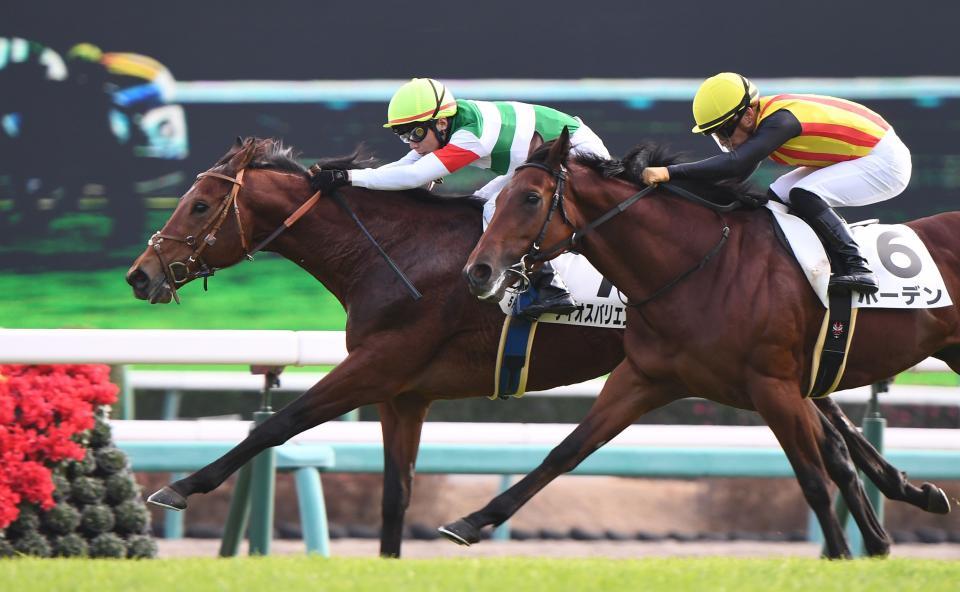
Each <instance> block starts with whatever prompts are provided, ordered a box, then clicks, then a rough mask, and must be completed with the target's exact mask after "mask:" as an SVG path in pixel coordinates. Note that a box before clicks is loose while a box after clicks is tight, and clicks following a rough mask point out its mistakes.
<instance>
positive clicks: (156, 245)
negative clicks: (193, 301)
mask: <svg viewBox="0 0 960 592" xmlns="http://www.w3.org/2000/svg"><path fill="white" fill-rule="evenodd" d="M244 171H245V169H240V172H239V173H237V176H236V177H230V176H228V175H224V174H222V173H215V172H213V171H205V172H203V173H200V174H199V175H197V180H200V179H203V178H204V177H215V178H217V179H223V180H224V181H229V182H230V183H232V184H233V186H232V187H231V189H230V193H228V194H227V195H226V196H224V199H223V202H222V203H221V204H220V209H219V210H217V212H216V213H215V214H214V215H213V216H212V217H211V218H210V220H209V221H208V222H207V223H206V224H205V225H204V226H203V228H202V229H200V232H199V236H201V237H203V238H202V239H200V240H199V241H198V238H197V236H194V235H192V234H191V235H188V236H185V237H179V236H172V235H169V234H163V233H161V232H160V231H157V232H155V233H154V234H153V236H151V237H150V240H149V241H147V245H148V246H150V247H152V248H153V252H154V253H155V254H156V255H157V258H158V259H159V260H160V267H161V269H163V275H164V277H166V279H167V283H168V284H169V285H170V291H171V292H173V299H174V300H176V302H177V304H180V295H179V294H178V293H177V286H179V285H182V284H185V283H187V282H188V281H190V280H194V279H197V278H203V289H204V290H206V289H207V278H208V277H210V276H212V275H213V274H214V273H215V272H216V271H217V268H216V267H211V266H210V265H207V262H206V261H204V260H203V252H204V250H206V248H207V247H209V246H212V245H213V244H214V243H216V242H217V232H219V231H220V227H221V226H223V222H224V221H225V220H226V219H227V216H228V215H229V214H230V210H233V213H234V215H235V216H236V219H237V232H238V233H239V234H240V244H241V245H242V246H243V255H244V257H246V258H247V259H249V260H251V261H252V260H253V256H252V254H251V252H250V249H249V247H248V246H247V236H246V234H245V233H244V232H243V223H242V221H241V219H240V202H239V200H238V199H237V196H238V195H239V194H240V188H241V187H243V173H244ZM231 206H232V207H231ZM165 240H169V241H174V242H178V243H183V244H185V245H187V246H188V247H193V252H192V253H190V256H189V257H187V259H186V262H185V263H184V262H182V261H173V262H171V263H167V262H166V260H164V258H163V254H162V253H161V252H160V249H161V246H162V245H163V241H165ZM193 263H199V264H200V266H199V267H198V268H197V269H196V270H194V271H190V266H191V265H192V264H193Z"/></svg>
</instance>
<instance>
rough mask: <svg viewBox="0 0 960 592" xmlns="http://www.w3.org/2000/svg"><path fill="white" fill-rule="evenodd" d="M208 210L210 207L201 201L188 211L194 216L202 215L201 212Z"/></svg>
mask: <svg viewBox="0 0 960 592" xmlns="http://www.w3.org/2000/svg"><path fill="white" fill-rule="evenodd" d="M209 209H210V206H208V205H207V204H206V203H204V202H202V201H198V202H197V203H195V204H193V209H191V210H190V211H191V212H192V213H195V214H202V213H203V212H206V211H207V210H209Z"/></svg>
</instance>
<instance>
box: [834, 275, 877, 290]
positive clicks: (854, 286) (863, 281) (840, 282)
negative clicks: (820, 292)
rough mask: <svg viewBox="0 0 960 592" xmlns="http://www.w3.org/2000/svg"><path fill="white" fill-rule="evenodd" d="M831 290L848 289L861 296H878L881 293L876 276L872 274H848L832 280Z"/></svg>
mask: <svg viewBox="0 0 960 592" xmlns="http://www.w3.org/2000/svg"><path fill="white" fill-rule="evenodd" d="M829 288H846V289H849V290H855V291H857V292H860V293H861V294H867V295H869V294H876V293H877V292H878V291H880V286H879V285H878V284H877V279H876V276H875V275H873V273H870V274H846V275H838V276H835V277H832V278H830V283H829Z"/></svg>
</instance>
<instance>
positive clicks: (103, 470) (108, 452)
mask: <svg viewBox="0 0 960 592" xmlns="http://www.w3.org/2000/svg"><path fill="white" fill-rule="evenodd" d="M93 456H94V458H95V459H96V461H97V473H98V474H100V475H113V474H114V473H117V472H119V471H122V470H124V469H126V468H127V455H126V454H124V453H123V451H122V450H120V449H119V448H113V447H108V448H101V449H100V450H97V451H96V452H95V453H94V455H93Z"/></svg>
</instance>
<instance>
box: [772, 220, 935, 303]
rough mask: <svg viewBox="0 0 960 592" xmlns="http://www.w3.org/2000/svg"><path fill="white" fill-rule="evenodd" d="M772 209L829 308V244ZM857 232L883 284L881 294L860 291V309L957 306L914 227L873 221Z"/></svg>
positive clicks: (859, 225) (856, 296)
mask: <svg viewBox="0 0 960 592" xmlns="http://www.w3.org/2000/svg"><path fill="white" fill-rule="evenodd" d="M767 208H768V209H769V210H770V211H771V212H773V216H774V218H775V219H776V221H777V223H778V224H779V225H780V228H781V229H782V230H783V233H784V235H786V237H787V242H789V243H790V248H791V249H793V252H794V254H795V255H796V258H797V262H798V263H799V264H800V267H801V268H802V269H803V272H804V274H805V275H806V276H807V280H808V281H809V282H810V286H811V287H812V288H813V291H814V292H815V293H816V294H817V297H818V298H820V302H821V303H823V306H824V307H827V285H828V284H829V282H830V261H829V259H827V253H826V251H825V250H824V248H823V244H821V243H820V240H819V239H818V238H817V235H816V234H815V233H814V232H813V229H811V228H810V227H809V226H808V225H807V223H806V222H804V221H803V220H801V219H800V218H798V217H796V216H794V215H792V214H788V213H787V208H786V206H784V205H783V204H781V203H778V202H774V201H771V202H768V203H767ZM851 231H852V232H853V237H854V238H855V239H856V241H857V244H858V245H860V251H861V252H862V253H863V256H864V257H865V258H866V259H867V263H868V265H869V266H870V269H871V270H873V272H874V274H876V276H877V281H878V282H879V284H880V291H879V292H877V293H876V294H872V295H869V296H866V295H863V294H860V293H858V292H854V293H853V307H854V308H940V307H943V306H951V305H952V304H953V302H952V301H951V299H950V294H949V293H948V292H947V286H946V284H944V282H943V277H942V276H941V275H940V270H939V269H937V265H936V264H935V263H934V262H933V258H932V257H931V256H930V252H929V251H928V250H927V247H926V245H924V244H923V242H922V241H921V240H920V237H919V236H917V233H916V232H914V231H913V230H912V229H911V228H909V227H908V226H905V225H903V224H876V223H874V222H873V221H869V222H863V223H855V224H852V225H851Z"/></svg>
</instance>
